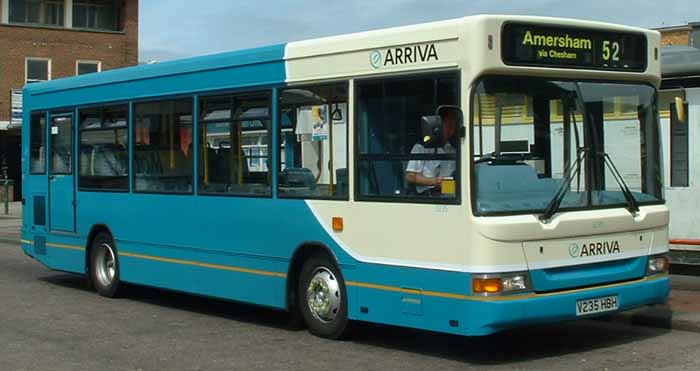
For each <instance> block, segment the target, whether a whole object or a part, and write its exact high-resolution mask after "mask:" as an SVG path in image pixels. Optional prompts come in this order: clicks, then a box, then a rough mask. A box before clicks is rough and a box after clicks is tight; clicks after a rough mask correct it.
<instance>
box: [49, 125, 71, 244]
mask: <svg viewBox="0 0 700 371" xmlns="http://www.w3.org/2000/svg"><path fill="white" fill-rule="evenodd" d="M50 123H51V127H50V129H49V137H50V151H49V228H50V230H52V231H64V232H73V231H74V230H75V179H74V170H75V166H74V162H73V158H74V157H75V156H74V155H73V147H74V146H73V114H72V113H52V114H51V117H50Z"/></svg>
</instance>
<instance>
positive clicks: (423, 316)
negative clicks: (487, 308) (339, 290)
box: [346, 263, 471, 334]
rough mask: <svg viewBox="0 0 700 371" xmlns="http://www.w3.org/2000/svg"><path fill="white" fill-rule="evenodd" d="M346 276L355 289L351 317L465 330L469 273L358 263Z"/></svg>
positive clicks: (449, 329)
mask: <svg viewBox="0 0 700 371" xmlns="http://www.w3.org/2000/svg"><path fill="white" fill-rule="evenodd" d="M348 273H349V274H348ZM346 276H347V277H346V281H347V284H348V286H350V287H355V288H356V290H357V298H356V303H355V304H354V305H353V306H352V307H351V308H350V311H349V312H350V317H351V318H352V319H356V320H360V321H368V322H378V323H384V324H390V325H397V326H407V327H413V328H418V329H424V330H431V331H441V332H448V333H454V334H464V333H465V331H466V329H465V327H466V326H467V323H466V322H465V320H464V317H465V314H466V306H465V305H466V302H465V299H466V298H467V295H468V293H469V290H470V282H471V280H470V275H469V274H468V273H463V272H448V271H438V270H430V269H421V268H409V267H399V266H390V265H381V264H369V263H360V264H359V265H358V267H357V270H356V272H346Z"/></svg>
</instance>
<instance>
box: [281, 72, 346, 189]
mask: <svg viewBox="0 0 700 371" xmlns="http://www.w3.org/2000/svg"><path fill="white" fill-rule="evenodd" d="M280 107H281V115H280V117H281V121H280V127H281V130H280V132H279V135H280V140H279V145H280V148H279V151H280V159H281V161H280V168H279V185H278V187H279V188H278V191H279V194H280V196H282V197H285V196H287V197H303V198H340V199H347V197H348V183H347V182H348V179H347V166H348V164H347V150H348V142H347V140H348V139H347V127H348V126H347V125H348V83H347V82H342V83H335V84H326V85H313V86H303V87H295V88H290V89H285V90H283V91H282V93H281V96H280Z"/></svg>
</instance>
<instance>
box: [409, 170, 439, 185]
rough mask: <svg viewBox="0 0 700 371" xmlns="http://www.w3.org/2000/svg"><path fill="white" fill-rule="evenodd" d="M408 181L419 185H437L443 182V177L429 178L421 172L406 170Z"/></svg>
mask: <svg viewBox="0 0 700 371" xmlns="http://www.w3.org/2000/svg"><path fill="white" fill-rule="evenodd" d="M406 181H407V182H409V183H411V184H417V185H422V186H436V185H439V184H440V183H442V178H441V177H436V178H429V177H427V176H423V175H422V174H420V173H414V172H412V171H407V172H406Z"/></svg>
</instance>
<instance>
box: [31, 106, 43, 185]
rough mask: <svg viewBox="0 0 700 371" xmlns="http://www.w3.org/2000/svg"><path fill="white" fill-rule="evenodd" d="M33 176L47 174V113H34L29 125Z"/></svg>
mask: <svg viewBox="0 0 700 371" xmlns="http://www.w3.org/2000/svg"><path fill="white" fill-rule="evenodd" d="M29 129H30V132H29V136H30V144H29V151H30V161H29V169H30V173H31V174H45V173H46V113H44V112H35V113H32V115H31V119H30V123H29Z"/></svg>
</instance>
